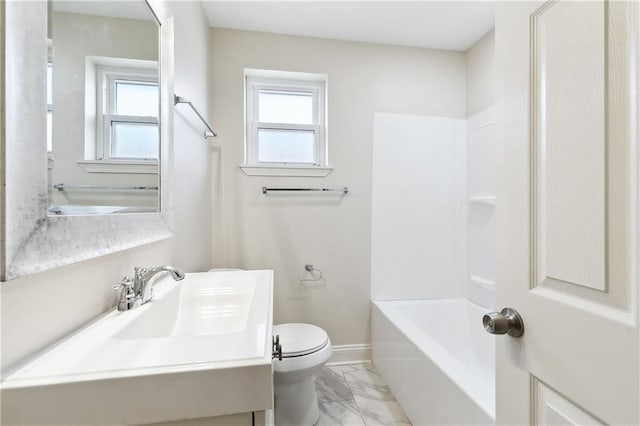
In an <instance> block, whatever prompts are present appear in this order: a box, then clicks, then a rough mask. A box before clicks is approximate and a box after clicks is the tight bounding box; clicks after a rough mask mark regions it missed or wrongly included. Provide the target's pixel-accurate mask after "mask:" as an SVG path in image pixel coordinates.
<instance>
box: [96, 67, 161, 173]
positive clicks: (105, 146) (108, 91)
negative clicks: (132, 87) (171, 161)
mask: <svg viewBox="0 0 640 426" xmlns="http://www.w3.org/2000/svg"><path fill="white" fill-rule="evenodd" d="M96 72H97V75H96V87H97V97H96V104H97V110H96V153H95V161H102V162H104V163H113V164H114V166H115V167H101V168H100V169H101V173H108V172H109V170H114V171H113V172H112V173H120V172H118V171H115V170H120V169H121V166H122V164H123V162H129V164H146V163H149V164H157V163H158V159H155V158H148V159H147V158H144V159H142V158H135V159H133V158H131V159H129V158H121V157H118V158H112V157H111V155H110V153H111V129H112V127H111V123H112V122H138V123H154V124H158V119H157V118H156V117H143V116H132V115H126V116H123V115H115V114H112V112H113V111H114V109H115V86H116V84H117V83H118V82H119V81H136V82H150V83H156V84H157V83H158V76H157V71H156V70H154V69H147V68H129V67H114V66H104V65H98V66H97V67H96ZM89 161H90V162H93V161H92V160H89ZM91 169H92V170H95V169H96V168H95V167H91ZM143 169H145V168H143ZM146 169H147V170H149V169H150V168H146ZM93 173H95V172H93ZM142 173H145V172H142Z"/></svg>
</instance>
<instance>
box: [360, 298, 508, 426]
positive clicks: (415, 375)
mask: <svg viewBox="0 0 640 426" xmlns="http://www.w3.org/2000/svg"><path fill="white" fill-rule="evenodd" d="M372 303H373V307H372V314H371V315H372V319H371V321H372V350H373V362H374V364H375V366H376V368H377V369H378V371H379V372H380V374H381V375H382V377H383V378H384V380H385V382H386V383H387V384H388V385H389V387H390V388H391V391H392V392H393V394H394V395H395V397H396V399H397V400H398V402H399V403H400V405H401V406H402V408H403V409H404V411H405V413H406V414H407V416H408V417H409V419H410V420H411V422H412V423H413V424H414V425H440V424H457V425H461V424H467V425H485V424H495V347H494V339H495V337H494V336H492V335H490V334H488V333H486V332H485V331H484V329H483V328H482V315H483V314H484V313H486V312H488V310H487V309H484V308H482V307H480V306H478V305H476V304H474V303H471V302H469V301H467V300H466V299H440V300H402V301H375V302H372Z"/></svg>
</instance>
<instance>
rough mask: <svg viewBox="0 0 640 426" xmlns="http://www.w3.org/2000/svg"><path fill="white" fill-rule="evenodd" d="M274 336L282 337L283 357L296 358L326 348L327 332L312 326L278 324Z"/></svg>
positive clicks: (275, 326) (274, 328)
mask: <svg viewBox="0 0 640 426" xmlns="http://www.w3.org/2000/svg"><path fill="white" fill-rule="evenodd" d="M273 335H274V336H280V344H281V345H282V356H283V357H294V356H301V355H307V354H310V353H313V352H316V351H318V350H320V349H322V348H323V347H325V346H326V344H327V342H328V340H329V336H327V332H326V331H324V330H323V329H321V328H320V327H316V326H315V325H311V324H296V323H292V324H278V325H274V326H273Z"/></svg>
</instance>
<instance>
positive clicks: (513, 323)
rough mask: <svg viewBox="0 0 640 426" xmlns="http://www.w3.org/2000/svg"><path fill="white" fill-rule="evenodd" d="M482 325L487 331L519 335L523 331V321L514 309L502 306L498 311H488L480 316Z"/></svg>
mask: <svg viewBox="0 0 640 426" xmlns="http://www.w3.org/2000/svg"><path fill="white" fill-rule="evenodd" d="M482 325H483V326H484V329H485V330H487V333H491V334H508V335H509V336H511V337H520V336H522V333H524V321H522V317H521V316H520V314H519V313H518V311H516V310H515V309H511V308H504V309H503V310H501V311H500V312H490V313H488V314H486V315H484V316H483V317H482Z"/></svg>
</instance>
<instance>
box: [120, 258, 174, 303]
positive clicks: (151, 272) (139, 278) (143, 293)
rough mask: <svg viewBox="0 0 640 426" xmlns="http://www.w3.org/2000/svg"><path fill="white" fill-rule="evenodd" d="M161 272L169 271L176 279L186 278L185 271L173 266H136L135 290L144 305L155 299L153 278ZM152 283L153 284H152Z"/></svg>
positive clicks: (134, 276)
mask: <svg viewBox="0 0 640 426" xmlns="http://www.w3.org/2000/svg"><path fill="white" fill-rule="evenodd" d="M160 272H169V273H170V274H171V278H173V279H174V281H180V280H182V279H184V272H182V271H181V270H180V269H178V268H175V267H173V266H169V265H167V266H156V267H155V268H141V267H138V266H136V267H135V269H134V275H133V292H134V294H135V295H136V297H137V298H140V304H141V305H144V304H145V303H147V302H148V301H149V300H151V299H153V284H152V283H153V282H155V280H154V281H152V280H151V278H153V277H155V276H156V274H159V273H160ZM150 283H151V284H150Z"/></svg>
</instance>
